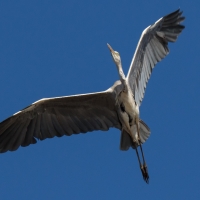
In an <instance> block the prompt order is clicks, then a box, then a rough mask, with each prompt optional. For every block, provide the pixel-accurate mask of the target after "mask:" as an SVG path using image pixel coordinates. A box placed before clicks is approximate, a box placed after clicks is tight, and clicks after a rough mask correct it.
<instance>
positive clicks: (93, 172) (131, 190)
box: [0, 0, 200, 200]
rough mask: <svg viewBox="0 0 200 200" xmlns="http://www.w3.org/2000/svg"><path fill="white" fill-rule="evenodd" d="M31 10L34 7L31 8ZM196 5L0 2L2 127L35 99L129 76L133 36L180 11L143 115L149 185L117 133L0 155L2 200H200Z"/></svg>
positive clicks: (98, 87)
mask: <svg viewBox="0 0 200 200" xmlns="http://www.w3.org/2000/svg"><path fill="white" fill-rule="evenodd" d="M30 2H32V3H30ZM199 7H200V2H199V1H197V0H194V1H180V0H168V1H160V0H156V1H149V0H140V1H133V0H127V1H120V0H101V1H92V0H85V1H81V0H79V1H78V0H74V1H64V0H60V1H59V0H58V1H52V0H48V1H47V0H46V1H45V0H43V1H41V0H35V1H26V0H19V1H15V0H7V1H1V2H0V93H1V95H0V105H1V107H0V121H2V120H4V119H5V118H7V117H9V116H10V115H12V114H13V113H15V112H17V111H19V110H20V109H22V108H24V107H26V106H27V105H29V104H31V103H32V102H34V101H36V100H38V99H41V98H43V97H56V96H65V95H72V94H82V93H89V92H97V91H102V90H105V89H107V88H108V87H110V86H111V85H112V84H113V83H114V81H115V80H117V79H118V74H117V70H116V67H115V65H114V63H113V61H112V58H111V55H110V52H109V50H108V48H107V46H106V43H107V42H108V43H109V44H111V46H112V47H113V48H114V49H115V50H117V51H118V52H119V53H120V54H121V57H122V62H123V63H122V64H123V68H124V71H125V72H126V73H127V71H128V68H129V65H130V62H131V59H132V56H133V53H134V51H135V48H136V45H137V42H138V40H139V37H140V34H141V32H142V31H143V29H144V28H146V27H147V26H148V25H150V24H152V23H154V22H155V21H156V20H158V19H159V18H160V17H162V16H164V15H166V14H168V13H170V12H172V11H174V10H176V9H178V8H180V9H181V10H183V11H184V16H186V20H185V22H184V24H185V26H186V29H185V30H184V31H183V32H182V34H181V35H180V37H179V38H178V41H177V42H176V43H175V44H170V45H169V47H170V54H169V55H168V56H167V57H166V58H165V59H164V60H163V61H162V62H160V63H159V64H157V66H156V69H155V70H154V72H153V74H152V76H151V79H150V81H149V84H148V86H147V90H146V94H145V98H144V101H143V103H142V106H141V110H140V113H141V118H142V119H143V120H144V121H145V122H146V123H147V124H148V126H149V127H150V128H151V136H150V138H149V140H148V141H147V142H146V143H145V144H144V146H143V147H144V152H145V156H146V160H147V164H148V168H149V174H150V183H149V185H147V184H146V183H145V182H144V181H143V179H142V175H141V172H140V169H139V167H138V162H137V158H136V154H135V151H134V150H129V151H127V152H122V151H120V150H119V140H120V131H119V130H117V129H110V130H109V131H107V132H101V131H96V132H91V133H87V134H79V135H74V136H71V137H63V138H53V139H47V140H45V141H42V142H41V141H39V142H38V143H37V144H36V145H32V146H29V147H27V148H19V149H18V150H17V151H15V152H7V153H5V154H1V155H0V166H1V167H0V168H1V170H0V198H1V199H3V200H6V199H20V200H22V199H104V200H105V199H115V200H117V199H156V200H157V199H167V200H168V199H199V197H200V187H199V185H200V170H199V166H200V160H199V153H200V145H199V141H200V130H199V125H200V122H199V120H200V114H199V110H200V106H199V102H200V90H199V85H200V78H199V74H200V64H199V58H200V53H199V46H200V39H199V38H200V37H199V35H200V26H199V19H200V14H199Z"/></svg>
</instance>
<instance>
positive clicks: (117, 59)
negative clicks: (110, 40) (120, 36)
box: [107, 44, 121, 66]
mask: <svg viewBox="0 0 200 200" xmlns="http://www.w3.org/2000/svg"><path fill="white" fill-rule="evenodd" d="M107 45H108V48H109V49H110V52H111V55H112V57H113V60H114V62H115V64H116V65H117V66H119V65H121V58H120V55H119V53H118V52H117V51H114V50H113V48H112V47H111V46H110V45H109V44H107Z"/></svg>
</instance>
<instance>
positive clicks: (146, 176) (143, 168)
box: [140, 163, 149, 183]
mask: <svg viewBox="0 0 200 200" xmlns="http://www.w3.org/2000/svg"><path fill="white" fill-rule="evenodd" d="M140 169H141V172H142V176H143V179H144V180H145V182H146V183H149V174H148V169H147V165H146V163H144V164H143V165H141V166H140Z"/></svg>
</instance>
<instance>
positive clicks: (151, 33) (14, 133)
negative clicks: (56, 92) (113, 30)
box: [0, 10, 185, 182]
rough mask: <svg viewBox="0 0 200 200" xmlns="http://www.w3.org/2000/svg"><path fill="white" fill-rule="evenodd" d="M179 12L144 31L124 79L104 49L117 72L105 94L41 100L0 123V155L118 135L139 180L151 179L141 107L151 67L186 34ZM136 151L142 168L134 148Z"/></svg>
mask: <svg viewBox="0 0 200 200" xmlns="http://www.w3.org/2000/svg"><path fill="white" fill-rule="evenodd" d="M181 15H182V12H180V10H177V11H175V12H173V13H171V14H169V15H166V16H165V17H162V18H160V19H159V20H158V21H156V22H155V23H154V24H152V25H151V26H148V27H147V28H146V29H145V30H144V31H143V32H142V35H141V38H140V40H139V42H138V45H137V48H136V51H135V54H134V56H133V60H132V62H131V65H130V68H129V72H128V75H127V77H125V75H124V72H123V69H122V63H121V58H120V55H119V53H118V52H116V51H114V50H113V49H112V48H111V46H110V45H108V47H109V49H110V52H111V55H112V57H113V59H114V62H115V64H116V66H117V70H118V73H119V77H120V80H119V81H116V82H115V83H114V85H113V86H112V87H110V88H109V89H108V90H106V91H103V92H97V93H91V94H83V95H74V96H65V97H56V98H48V99H41V100H39V101H36V102H35V103H33V104H31V105H30V106H28V107H26V108H25V109H23V110H21V111H19V112H17V113H15V114H14V115H13V116H11V117H9V118H8V119H6V120H4V121H3V122H1V123H0V152H1V153H4V152H6V151H15V150H17V149H18V148H19V146H23V147H25V146H28V145H30V144H35V143H36V142H37V139H38V140H44V139H46V138H52V137H54V136H57V137H61V136H63V135H68V136H70V135H72V134H78V133H86V132H91V131H94V130H103V131H107V130H108V129H109V128H110V127H115V128H117V129H120V130H121V141H120V149H121V150H128V149H129V147H132V148H134V149H135V150H136V153H137V157H138V160H139V163H140V168H141V171H142V174H143V178H144V179H145V181H146V182H148V179H149V176H148V172H147V166H146V163H145V160H144V155H143V151H142V144H143V143H144V142H145V141H146V140H147V139H148V137H149V135H150V129H149V128H148V126H147V125H146V124H145V123H144V122H143V121H142V120H141V119H140V117H139V107H140V105H141V102H142V99H143V97H144V93H145V89H146V85H147V82H148V80H149V78H150V75H151V72H152V70H153V68H154V66H155V64H156V63H157V62H159V61H161V60H162V59H163V58H164V57H165V56H166V55H167V54H168V53H169V49H168V42H175V41H176V40H177V37H178V35H179V34H180V33H181V31H182V30H183V29H184V26H183V25H181V24H180V23H181V22H182V21H183V20H184V19H185V18H184V17H182V16H181ZM138 146H139V147H140V149H141V153H142V159H143V164H142V163H141V161H140V158H139V154H138V150H137V147H138Z"/></svg>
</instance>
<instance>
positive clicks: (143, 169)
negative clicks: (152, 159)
mask: <svg viewBox="0 0 200 200" xmlns="http://www.w3.org/2000/svg"><path fill="white" fill-rule="evenodd" d="M136 126H137V132H138V137H139V146H140V151H141V153H142V159H143V165H141V162H140V160H139V163H140V169H141V172H142V176H143V179H144V180H145V181H146V183H149V174H148V169H147V165H146V162H145V159H144V153H143V150H142V143H141V140H140V132H139V127H138V123H137V122H136ZM136 150H137V148H136ZM136 152H137V151H136ZM137 156H139V154H138V152H137Z"/></svg>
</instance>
